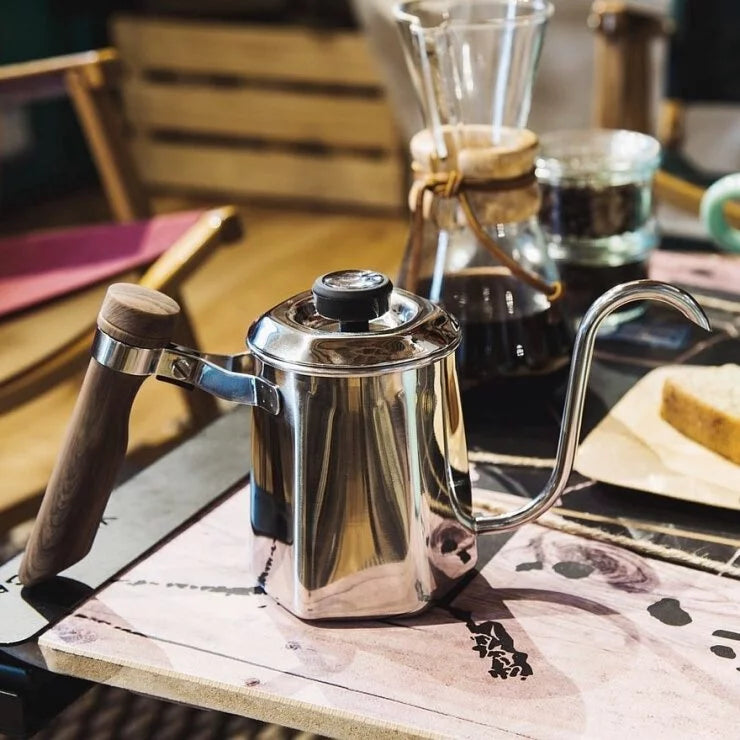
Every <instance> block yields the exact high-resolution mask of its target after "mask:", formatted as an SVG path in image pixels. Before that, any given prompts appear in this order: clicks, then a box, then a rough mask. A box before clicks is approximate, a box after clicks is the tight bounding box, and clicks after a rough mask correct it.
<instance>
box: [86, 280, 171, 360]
mask: <svg viewBox="0 0 740 740" xmlns="http://www.w3.org/2000/svg"><path fill="white" fill-rule="evenodd" d="M179 313H180V306H178V305H177V303H176V302H175V301H174V300H173V299H172V298H170V297H169V296H166V295H164V294H163V293H159V292H157V291H154V290H150V289H149V288H144V287H142V286H140V285H132V284H130V283H113V285H111V286H110V287H109V288H108V290H107V292H106V294H105V298H104V299H103V305H102V306H101V307H100V313H99V314H98V322H97V323H98V327H99V328H100V329H102V330H103V331H104V332H105V333H106V334H109V335H110V336H111V337H113V338H114V339H117V340H118V341H119V342H123V343H124V344H130V345H133V346H134V347H147V348H152V349H158V348H160V347H164V346H165V345H166V344H167V343H168V342H169V341H171V339H172V335H173V334H174V331H175V324H176V322H177V317H178V314H179Z"/></svg>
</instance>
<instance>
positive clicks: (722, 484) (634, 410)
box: [575, 365, 740, 510]
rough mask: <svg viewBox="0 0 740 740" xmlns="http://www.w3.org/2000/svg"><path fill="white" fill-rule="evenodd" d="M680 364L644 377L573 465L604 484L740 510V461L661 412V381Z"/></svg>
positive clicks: (594, 433)
mask: <svg viewBox="0 0 740 740" xmlns="http://www.w3.org/2000/svg"><path fill="white" fill-rule="evenodd" d="M682 367H687V366H680V365H674V366H667V367H661V368H658V369H657V370H653V371H652V372H651V373H648V375H646V376H645V377H644V378H642V379H640V380H639V381H638V382H637V383H636V385H635V386H634V387H633V388H632V389H631V390H630V391H628V392H627V393H626V394H625V395H624V396H623V398H622V399H621V400H620V401H619V403H617V405H616V406H614V408H613V409H612V410H611V411H610V412H609V414H608V415H607V416H606V417H605V418H604V419H603V420H602V421H601V422H600V423H599V425H598V426H597V427H596V429H594V430H593V431H592V432H591V434H589V435H588V437H586V439H585V440H584V441H583V443H582V444H581V446H580V448H579V450H578V455H577V457H576V464H575V468H576V470H577V471H578V472H579V473H580V474H581V475H585V476H586V477H588V478H593V479H594V480H598V481H601V482H603V483H611V484H613V485H616V486H624V487H626V488H635V489H637V490H641V491H649V492H651V493H657V494H660V495H661V496H670V497H671V498H677V499H682V500H684V501H694V502H696V503H700V504H710V505H711V506H722V507H724V508H726V509H735V510H740V465H736V464H735V463H733V462H730V461H729V460H727V459H726V458H724V457H722V456H721V455H717V454H716V453H714V452H712V451H711V450H708V449H707V448H706V447H703V446H702V445H700V444H698V443H697V442H694V441H693V440H691V439H689V438H688V437H685V436H684V435H683V434H681V432H679V431H677V430H676V429H674V428H673V427H672V426H671V425H670V424H669V423H668V422H666V421H664V420H663V419H662V418H661V416H660V402H661V393H662V389H663V381H664V380H665V378H666V376H667V375H669V374H674V373H680V372H681V369H682ZM692 369H693V367H692Z"/></svg>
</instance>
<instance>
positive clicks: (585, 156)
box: [536, 129, 660, 184]
mask: <svg viewBox="0 0 740 740" xmlns="http://www.w3.org/2000/svg"><path fill="white" fill-rule="evenodd" d="M659 163H660V143H659V142H658V141H657V140H656V139H654V138H653V137H652V136H648V135H647V134H641V133H639V132H637V131H627V130H624V129H572V130H566V131H553V132H551V133H548V134H543V135H542V136H541V137H540V153H539V156H538V157H537V163H536V174H537V178H538V179H539V180H540V181H541V182H547V183H552V184H557V183H558V182H561V181H583V180H590V181H598V182H600V181H602V180H603V181H607V182H608V181H609V180H610V179H612V178H614V177H615V176H616V177H620V176H621V177H629V176H635V175H637V176H642V175H644V174H645V175H652V173H653V171H654V170H655V169H656V168H657V167H658V165H659Z"/></svg>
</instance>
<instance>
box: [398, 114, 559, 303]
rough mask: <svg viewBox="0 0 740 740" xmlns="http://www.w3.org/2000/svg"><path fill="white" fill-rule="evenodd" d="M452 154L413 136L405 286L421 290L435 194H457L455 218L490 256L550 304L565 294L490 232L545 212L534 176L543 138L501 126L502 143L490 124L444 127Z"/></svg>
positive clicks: (424, 134) (424, 135) (427, 137)
mask: <svg viewBox="0 0 740 740" xmlns="http://www.w3.org/2000/svg"><path fill="white" fill-rule="evenodd" d="M442 134H443V136H444V141H445V146H446V148H447V157H446V158H445V159H444V160H440V159H439V158H438V157H437V155H436V147H435V146H434V140H433V137H432V134H431V132H430V131H428V130H426V129H425V130H423V131H419V132H418V133H417V134H415V135H414V136H413V137H412V139H411V156H412V158H413V163H412V168H413V170H414V183H413V185H412V186H411V191H410V192H409V207H410V209H411V212H412V216H413V218H412V222H411V229H412V233H411V249H410V254H409V260H408V270H407V277H406V286H405V287H406V288H407V289H408V290H411V291H412V292H413V291H415V290H416V285H417V283H418V279H419V270H420V267H421V253H422V238H423V237H422V229H423V222H424V219H427V218H429V217H430V215H431V213H432V204H433V203H434V200H435V198H457V200H458V202H459V205H460V208H459V209H457V214H456V218H457V220H458V222H459V223H460V225H467V226H468V227H469V228H470V229H471V230H472V231H473V233H474V234H475V236H476V238H477V239H478V242H479V243H480V244H481V245H482V246H483V247H484V248H485V249H486V250H487V251H488V252H489V254H490V255H491V257H493V259H495V260H496V261H497V262H498V263H499V264H500V265H502V266H503V267H505V268H507V269H508V270H509V272H510V273H511V274H512V275H514V276H516V277H517V278H519V280H521V281H523V282H524V283H526V284H527V285H529V286H531V287H532V288H534V289H535V290H538V291H540V292H541V293H544V294H545V295H546V296H547V297H548V299H549V300H550V302H554V301H557V300H559V299H560V298H561V297H562V295H563V285H562V283H561V282H560V281H556V282H554V283H550V282H547V281H546V280H543V279H542V278H541V277H540V276H539V275H537V274H535V273H534V272H531V271H530V270H528V269H527V268H526V267H524V266H523V265H521V264H520V263H519V262H517V260H516V259H514V257H513V256H512V255H510V254H508V253H507V251H506V250H505V249H503V248H502V247H501V246H500V245H499V244H498V242H497V241H496V240H495V239H494V238H493V236H491V234H490V233H489V232H488V231H487V230H486V228H485V227H486V226H490V225H491V224H509V223H517V222H521V221H526V220H527V219H529V218H531V217H532V216H535V215H536V214H537V213H538V212H539V210H540V190H539V187H538V186H537V178H536V177H535V175H534V160H535V156H536V155H537V146H538V143H539V142H538V139H537V136H536V134H534V133H533V132H532V131H530V130H529V129H513V128H504V129H501V132H500V134H501V136H500V139H501V141H500V143H498V144H495V145H494V144H492V143H491V130H490V128H489V127H488V126H461V127H457V126H456V127H454V128H453V127H452V126H444V127H443V128H442Z"/></svg>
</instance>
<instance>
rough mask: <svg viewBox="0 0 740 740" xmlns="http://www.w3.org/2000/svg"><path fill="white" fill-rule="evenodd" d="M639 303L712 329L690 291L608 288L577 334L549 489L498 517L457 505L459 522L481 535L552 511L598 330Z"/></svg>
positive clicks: (577, 427)
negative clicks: (667, 308)
mask: <svg viewBox="0 0 740 740" xmlns="http://www.w3.org/2000/svg"><path fill="white" fill-rule="evenodd" d="M633 301H658V302H660V303H666V304H667V305H669V306H672V307H673V308H675V309H676V310H678V311H680V312H681V313H682V314H683V315H684V316H685V317H686V318H687V319H689V320H690V321H693V322H694V323H695V324H697V325H698V326H700V327H701V328H702V329H705V330H706V331H711V328H710V325H709V319H707V317H706V314H705V313H704V311H703V310H702V308H701V306H699V304H698V303H697V302H696V300H694V298H693V297H692V296H690V295H689V294H688V293H687V292H686V291H684V290H681V289H680V288H677V287H676V286H674V285H669V284H667V283H661V282H658V281H656V280H635V281H633V282H631V283H624V284H623V285H617V286H616V287H615V288H612V289H611V290H608V291H607V292H606V293H604V295H602V296H601V297H600V298H599V299H597V300H596V301H594V303H593V305H592V306H591V308H589V310H588V311H587V312H586V315H585V316H584V317H583V320H582V321H581V325H580V327H579V328H578V334H577V335H576V343H575V348H574V350H573V359H572V361H571V366H570V376H569V379H568V390H567V393H566V396H565V406H564V408H563V420H562V422H561V426H560V437H559V440H558V449H557V453H556V456H555V467H554V469H553V471H552V474H551V476H550V479H549V480H548V482H547V485H546V486H545V488H544V489H543V490H542V491H541V492H540V493H539V494H538V495H537V496H536V497H535V498H534V499H532V500H531V501H529V502H528V503H527V504H526V505H524V506H522V507H521V508H519V509H516V510H515V511H513V512H509V513H506V514H497V515H494V516H472V515H471V514H470V513H469V511H468V509H467V506H466V505H465V502H462V505H460V506H457V504H456V502H455V501H454V498H453V505H454V506H455V513H456V514H457V516H458V518H459V520H460V521H461V522H463V523H464V524H465V525H466V526H467V527H469V528H470V529H471V530H472V531H474V532H476V533H484V532H493V531H496V532H500V531H503V530H507V529H513V528H515V527H519V526H521V525H522V524H526V523H527V522H531V521H532V520H533V519H536V518H537V517H538V516H540V514H543V513H544V512H545V511H547V509H549V508H550V507H551V506H552V505H553V504H554V503H555V502H556V501H557V499H558V497H559V496H560V494H561V493H562V492H563V489H564V488H565V486H566V483H567V482H568V476H570V473H571V471H572V470H573V461H574V460H575V456H576V450H577V448H578V440H579V438H580V434H581V418H582V416H583V403H584V401H585V399H586V389H587V386H588V374H589V371H590V369H591V359H592V356H593V351H594V342H595V341H596V333H597V331H598V329H599V326H600V324H601V323H602V321H604V319H605V318H606V317H607V316H608V315H609V314H610V313H612V311H617V310H618V309H619V308H621V307H622V306H624V305H625V304H626V303H632V302H633Z"/></svg>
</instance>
